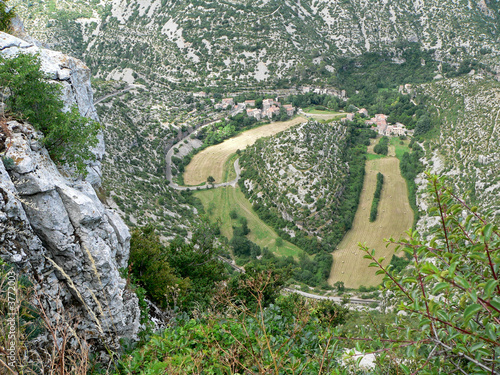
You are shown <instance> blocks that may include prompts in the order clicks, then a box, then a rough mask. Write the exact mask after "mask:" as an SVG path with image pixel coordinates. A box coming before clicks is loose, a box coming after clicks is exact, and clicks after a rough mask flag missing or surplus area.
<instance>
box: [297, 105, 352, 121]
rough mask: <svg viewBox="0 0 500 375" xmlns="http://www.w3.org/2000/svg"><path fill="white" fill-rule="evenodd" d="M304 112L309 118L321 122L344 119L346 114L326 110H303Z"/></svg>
mask: <svg viewBox="0 0 500 375" xmlns="http://www.w3.org/2000/svg"><path fill="white" fill-rule="evenodd" d="M304 112H305V113H307V115H308V116H309V117H312V118H313V119H315V120H318V121H321V120H331V119H334V118H336V119H339V120H340V118H341V117H344V116H345V115H346V114H345V113H342V112H335V111H327V110H324V111H322V110H318V109H314V108H305V109H304Z"/></svg>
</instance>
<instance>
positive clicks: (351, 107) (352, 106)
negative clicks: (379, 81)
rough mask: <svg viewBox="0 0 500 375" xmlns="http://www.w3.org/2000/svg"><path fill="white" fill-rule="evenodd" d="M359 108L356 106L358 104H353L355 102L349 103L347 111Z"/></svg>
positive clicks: (354, 110) (350, 111)
mask: <svg viewBox="0 0 500 375" xmlns="http://www.w3.org/2000/svg"><path fill="white" fill-rule="evenodd" d="M357 110H358V109H357V108H356V106H355V105H353V104H349V105H348V106H347V112H349V113H353V112H356V111H357Z"/></svg>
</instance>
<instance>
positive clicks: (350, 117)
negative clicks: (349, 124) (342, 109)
mask: <svg viewBox="0 0 500 375" xmlns="http://www.w3.org/2000/svg"><path fill="white" fill-rule="evenodd" d="M340 121H341V122H346V121H354V113H348V114H347V116H346V117H343V118H341V119H340Z"/></svg>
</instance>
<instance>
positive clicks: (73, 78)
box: [0, 32, 104, 186]
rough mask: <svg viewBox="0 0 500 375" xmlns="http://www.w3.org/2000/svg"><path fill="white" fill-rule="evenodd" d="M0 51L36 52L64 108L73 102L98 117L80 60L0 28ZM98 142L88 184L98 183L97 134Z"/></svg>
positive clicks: (101, 140)
mask: <svg viewBox="0 0 500 375" xmlns="http://www.w3.org/2000/svg"><path fill="white" fill-rule="evenodd" d="M0 53H1V55H2V56H3V57H6V58H10V57H14V56H16V55H17V54H19V53H31V54H39V56H40V61H41V67H42V70H43V71H44V72H45V73H46V74H47V77H48V78H49V79H50V80H52V81H54V82H58V83H59V84H60V85H61V86H62V99H63V100H64V103H65V108H66V109H69V108H70V107H71V106H73V105H77V106H78V109H79V111H80V114H81V115H82V116H85V117H88V118H91V119H92V120H96V121H99V117H98V116H97V112H96V109H95V107H94V98H93V94H92V88H91V86H90V70H89V68H87V66H86V65H85V64H84V63H82V62H81V61H80V60H78V59H75V58H73V57H70V56H68V55H65V54H63V53H61V52H56V51H52V50H49V49H45V48H40V47H37V46H36V45H35V44H33V43H29V42H26V41H24V40H22V39H19V38H16V37H15V36H12V35H10V34H6V33H2V32H0ZM98 138H99V143H98V144H97V146H96V147H95V148H94V149H93V152H94V154H95V155H96V157H97V158H96V161H95V162H93V163H91V164H90V165H89V166H88V168H87V169H88V172H89V173H88V176H87V177H86V180H87V181H89V182H90V183H91V184H92V185H94V186H98V185H100V183H101V160H102V158H103V156H104V138H103V135H102V133H101V134H99V136H98Z"/></svg>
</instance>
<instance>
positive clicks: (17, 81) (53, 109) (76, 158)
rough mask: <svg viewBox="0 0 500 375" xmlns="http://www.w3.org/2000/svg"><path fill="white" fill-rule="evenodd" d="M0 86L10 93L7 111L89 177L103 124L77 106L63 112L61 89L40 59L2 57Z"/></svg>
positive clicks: (61, 158) (54, 155) (52, 152)
mask: <svg viewBox="0 0 500 375" xmlns="http://www.w3.org/2000/svg"><path fill="white" fill-rule="evenodd" d="M0 86H1V87H3V88H4V89H6V90H7V92H8V94H9V96H8V98H7V100H6V104H7V108H8V109H9V111H11V112H13V113H14V114H16V115H18V116H21V117H22V118H23V119H26V120H27V121H29V122H30V123H31V124H32V125H33V126H34V127H35V129H37V130H39V131H41V132H42V133H43V134H44V139H43V143H44V145H45V146H46V147H47V150H48V151H49V153H50V156H51V157H52V158H53V159H54V160H55V161H57V162H60V163H66V164H68V165H71V166H74V167H76V169H77V171H78V172H79V173H81V174H83V175H85V174H86V169H85V168H86V164H85V162H86V161H89V160H95V155H94V154H93V153H92V152H91V148H92V147H94V146H96V145H97V142H98V139H97V134H98V133H99V130H100V128H101V127H100V125H99V124H98V123H97V122H95V121H91V120H89V119H87V118H85V117H82V116H80V114H79V112H78V109H77V108H76V106H73V107H72V108H71V109H70V110H69V111H68V112H63V111H62V110H63V108H64V103H63V101H62V100H61V99H60V95H61V87H60V86H59V85H57V84H51V83H48V82H47V81H46V77H45V76H44V74H43V72H42V71H41V70H40V60H39V58H38V56H33V55H29V54H21V55H19V56H17V57H15V58H12V59H4V58H0Z"/></svg>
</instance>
